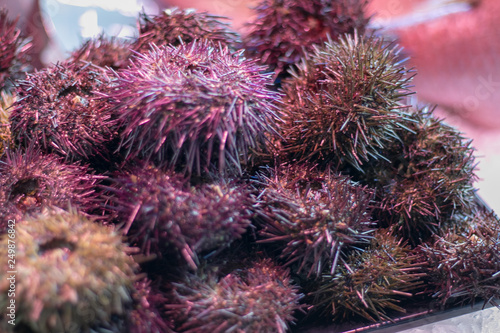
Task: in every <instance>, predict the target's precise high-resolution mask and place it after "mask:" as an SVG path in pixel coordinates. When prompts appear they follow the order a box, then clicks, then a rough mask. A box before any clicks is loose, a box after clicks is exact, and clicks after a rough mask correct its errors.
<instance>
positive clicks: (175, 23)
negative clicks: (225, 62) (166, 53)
mask: <svg viewBox="0 0 500 333" xmlns="http://www.w3.org/2000/svg"><path fill="white" fill-rule="evenodd" d="M224 19H226V18H225V17H221V16H215V15H211V14H208V13H204V12H197V11H196V10H193V9H179V8H175V7H174V8H167V9H165V10H164V11H163V12H162V13H161V14H160V15H157V16H149V15H147V14H145V13H143V14H141V15H140V18H139V22H138V25H139V37H138V38H137V41H136V42H135V43H134V44H133V49H134V50H135V51H136V52H139V53H146V52H147V51H148V50H150V48H151V46H152V45H156V46H158V47H159V46H164V45H173V46H179V45H181V44H182V43H191V42H193V41H195V40H200V39H205V40H210V41H212V42H213V43H214V44H219V43H220V44H221V45H223V46H228V47H231V48H234V47H236V45H238V43H239V35H238V34H237V33H236V32H233V31H231V30H230V28H229V25H228V24H227V23H223V22H222V20H224Z"/></svg>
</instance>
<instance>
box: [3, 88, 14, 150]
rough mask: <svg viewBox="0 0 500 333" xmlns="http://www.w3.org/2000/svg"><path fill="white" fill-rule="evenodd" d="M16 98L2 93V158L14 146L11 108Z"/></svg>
mask: <svg viewBox="0 0 500 333" xmlns="http://www.w3.org/2000/svg"><path fill="white" fill-rule="evenodd" d="M15 99H16V98H15V96H13V95H11V94H9V93H6V92H4V91H0V156H2V155H3V153H4V151H5V150H6V149H7V148H9V147H11V146H12V137H11V133H10V122H9V116H10V106H11V105H12V103H14V101H15Z"/></svg>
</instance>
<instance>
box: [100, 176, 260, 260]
mask: <svg viewBox="0 0 500 333" xmlns="http://www.w3.org/2000/svg"><path fill="white" fill-rule="evenodd" d="M108 191H109V194H110V203H111V208H112V209H113V210H115V211H116V212H117V214H118V218H119V220H120V221H123V223H124V225H123V229H122V230H123V232H124V233H126V234H127V236H128V240H129V242H130V243H131V244H133V245H137V246H138V247H140V248H141V250H142V252H143V254H145V255H150V254H152V253H153V254H158V255H160V256H161V255H163V254H164V253H170V252H172V250H173V251H174V254H175V255H179V254H180V255H181V256H182V257H183V258H184V260H185V262H187V263H188V264H189V265H190V266H191V267H192V268H196V266H197V262H198V258H197V254H199V253H201V252H204V251H211V250H217V249H222V248H224V247H227V246H229V244H230V243H231V242H232V241H234V240H235V239H238V238H240V237H241V235H242V234H243V233H245V232H246V229H247V227H248V226H250V207H251V206H252V204H253V200H252V198H251V196H250V195H249V193H248V191H247V190H245V188H244V187H243V186H240V185H237V184H231V183H228V184H226V183H224V182H220V183H217V184H202V185H199V186H196V187H193V188H190V187H189V185H188V184H187V183H186V181H185V180H184V179H183V178H182V177H181V176H179V175H175V174H172V173H165V172H162V171H160V170H158V169H154V168H137V169H134V170H132V171H131V172H130V173H127V174H122V175H119V176H117V177H115V179H113V185H112V186H111V187H108Z"/></svg>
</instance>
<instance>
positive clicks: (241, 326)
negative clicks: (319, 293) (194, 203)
mask: <svg viewBox="0 0 500 333" xmlns="http://www.w3.org/2000/svg"><path fill="white" fill-rule="evenodd" d="M172 294H173V296H172V297H171V298H172V300H171V304H167V305H166V308H167V309H168V311H167V314H168V315H169V316H171V317H172V318H173V319H174V321H175V322H176V327H175V329H176V330H177V331H179V332H186V333H188V332H189V333H202V332H249V333H254V332H255V333H257V332H259V333H260V332H262V333H266V332H269V333H270V332H286V331H287V330H288V326H289V324H290V323H292V322H293V320H294V313H295V311H297V310H300V309H301V308H302V306H301V305H300V304H299V300H300V299H301V298H302V295H301V294H299V292H298V288H297V287H296V286H294V285H293V283H292V282H291V281H290V278H289V276H288V271H286V270H284V269H283V268H281V267H279V266H276V265H275V264H273V263H272V262H271V261H270V260H268V259H267V260H260V261H258V262H256V263H255V264H254V265H253V266H251V267H249V268H247V269H242V270H236V271H234V272H232V273H231V274H229V275H227V276H225V277H223V278H222V279H220V280H219V281H216V279H214V278H213V277H207V278H204V279H203V278H200V277H199V276H196V275H192V274H189V275H188V276H187V277H186V278H185V281H183V282H181V283H175V284H174V288H173V290H172Z"/></svg>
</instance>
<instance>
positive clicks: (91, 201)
mask: <svg viewBox="0 0 500 333" xmlns="http://www.w3.org/2000/svg"><path fill="white" fill-rule="evenodd" d="M0 175H1V177H0V216H1V219H2V220H1V221H0V225H2V226H4V225H5V223H7V220H8V219H10V218H14V217H18V218H19V217H21V216H22V215H23V214H26V213H34V212H40V211H41V210H42V208H43V207H44V206H47V205H50V206H58V207H61V208H67V207H68V205H69V204H72V205H73V206H74V207H76V208H78V209H80V210H81V211H83V212H87V213H90V212H92V211H93V210H94V209H96V208H98V205H99V199H98V198H97V195H96V194H95V193H94V186H95V185H96V183H97V181H98V179H99V177H97V176H94V175H91V174H89V173H88V168H87V167H85V166H79V165H76V164H69V165H68V164H64V163H63V162H62V160H61V158H60V157H57V156H55V155H42V154H41V153H40V151H38V150H36V149H33V148H29V149H28V150H22V149H20V150H16V151H10V150H9V151H7V153H6V154H5V156H4V158H3V159H2V160H1V161H0ZM4 231H5V228H2V232H1V233H3V232H4Z"/></svg>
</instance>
